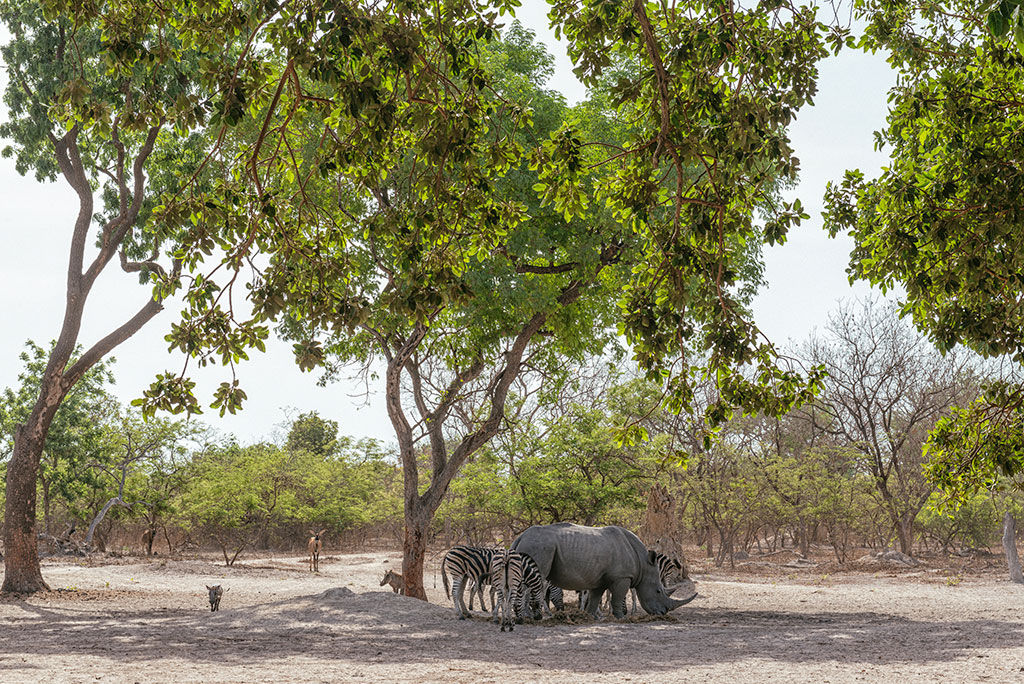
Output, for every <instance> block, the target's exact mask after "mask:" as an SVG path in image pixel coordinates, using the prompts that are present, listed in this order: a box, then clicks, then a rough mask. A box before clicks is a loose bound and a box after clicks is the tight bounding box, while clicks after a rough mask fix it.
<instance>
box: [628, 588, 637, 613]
mask: <svg viewBox="0 0 1024 684" xmlns="http://www.w3.org/2000/svg"><path fill="white" fill-rule="evenodd" d="M629 593H630V594H632V595H633V610H631V611H630V613H629V614H630V615H636V589H635V588H633V587H630V588H629Z"/></svg>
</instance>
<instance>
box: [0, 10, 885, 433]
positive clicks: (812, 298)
mask: <svg viewBox="0 0 1024 684" xmlns="http://www.w3.org/2000/svg"><path fill="white" fill-rule="evenodd" d="M523 5H524V7H523V8H522V9H521V10H520V11H519V18H520V20H521V21H522V22H523V23H524V24H525V25H526V26H527V27H529V28H531V29H532V30H534V31H535V32H536V33H537V36H538V39H539V40H540V41H542V42H544V43H545V44H546V45H547V46H548V49H549V50H550V51H551V52H552V53H553V54H554V55H555V58H556V73H555V76H554V78H553V80H552V82H551V84H550V85H551V86H552V87H554V88H557V89H558V90H560V91H562V92H563V93H564V94H565V95H566V97H567V98H568V99H569V101H570V102H575V101H578V100H580V99H582V97H583V96H584V91H583V88H582V87H581V86H580V84H579V83H578V82H577V81H576V79H575V78H574V76H573V74H572V64H571V62H570V61H569V59H568V57H567V56H566V54H565V51H564V49H562V48H561V47H560V46H559V45H558V43H557V42H556V41H555V39H554V35H553V34H552V33H551V31H550V30H549V29H548V27H547V18H546V11H547V3H546V2H541V1H540V0H525V1H524V3H523ZM6 40H7V35H6V32H5V31H3V29H0V41H4V42H6ZM6 79H7V75H6V73H5V72H4V73H0V87H6ZM893 82H894V77H893V75H892V73H891V71H890V70H889V68H888V66H887V65H886V64H885V62H884V60H883V59H882V57H881V56H880V55H864V54H861V53H859V52H854V51H851V50H847V51H844V52H843V53H842V54H841V55H840V56H839V57H835V58H830V59H828V60H825V61H824V62H823V63H822V65H821V78H820V80H819V93H818V95H817V97H816V98H815V106H814V107H811V108H807V109H805V110H804V111H802V112H801V113H800V114H799V116H798V118H797V120H796V122H795V123H794V124H793V126H792V127H791V129H790V136H791V138H792V141H793V145H794V148H795V150H796V152H797V156H798V157H799V158H800V161H801V164H800V166H801V180H800V184H799V185H798V187H796V188H795V189H794V190H793V191H792V192H791V193H789V194H790V195H791V196H792V197H799V198H800V199H801V201H802V202H803V204H804V206H805V207H806V209H807V211H808V213H810V214H811V219H810V221H807V222H805V223H804V224H803V225H802V226H800V227H799V228H797V229H796V230H794V231H792V232H791V233H790V236H789V240H788V241H787V243H786V244H785V245H783V246H781V247H775V248H769V249H767V251H766V253H765V260H766V276H767V279H768V287H767V288H765V289H764V290H763V291H762V292H761V293H760V294H759V295H758V297H757V300H756V302H755V315H756V318H757V321H758V324H759V326H760V327H761V329H762V330H763V331H764V332H765V333H767V334H768V335H769V337H770V338H771V339H772V340H773V341H775V342H776V343H778V344H780V345H784V344H785V343H786V342H787V340H794V341H798V340H802V339H804V338H805V337H807V335H808V334H809V333H810V332H811V331H812V330H813V329H814V328H816V327H817V328H820V327H822V326H823V325H824V323H825V321H826V319H827V316H828V314H829V313H830V312H832V311H834V310H835V308H836V306H837V302H838V301H839V300H841V299H852V298H855V297H862V296H864V295H865V294H866V293H867V292H868V289H867V288H866V287H865V286H863V285H857V286H856V287H854V288H851V287H850V285H849V283H848V281H847V277H846V273H845V269H846V264H847V261H848V254H849V251H850V247H851V242H850V241H849V240H848V239H845V238H841V239H836V240H831V239H829V238H828V235H827V234H826V233H825V231H824V230H823V229H822V222H821V216H820V211H821V198H822V195H823V193H824V190H825V184H826V182H828V181H829V180H838V179H840V178H841V177H842V174H843V172H844V171H845V170H846V169H850V168H860V169H861V170H863V171H864V172H865V173H866V174H867V175H869V176H873V175H875V174H876V173H877V170H878V168H879V167H880V166H881V165H882V164H884V163H885V160H884V158H883V157H882V155H880V154H878V153H876V152H874V150H873V148H872V132H873V131H875V130H879V129H880V128H881V127H882V125H883V124H884V120H885V113H886V96H887V92H888V89H889V88H890V87H891V86H892V84H893ZM2 119H6V109H5V108H3V106H2V105H0V120H2ZM3 144H6V143H2V142H0V146H2V145H3ZM0 207H2V212H0V226H2V229H0V293H2V297H0V388H3V387H10V386H14V385H15V384H16V383H17V376H18V373H19V372H20V371H21V369H22V364H21V362H20V361H19V359H18V354H19V352H20V351H21V349H22V348H23V345H24V343H25V341H26V340H29V339H31V340H34V341H36V342H37V343H39V344H43V345H45V344H47V343H48V342H49V341H50V340H52V339H53V338H55V337H56V335H57V333H58V332H59V329H60V323H61V319H62V317H63V312H64V306H63V304H64V280H65V273H66V265H67V248H68V242H69V240H70V228H71V226H72V224H73V222H74V218H75V215H76V211H77V207H78V203H77V201H76V198H75V196H74V193H73V192H72V191H71V190H70V188H69V187H68V186H67V185H66V184H65V183H63V182H57V183H53V184H39V183H37V182H36V181H35V180H34V179H33V178H23V177H21V176H19V175H18V174H17V173H16V172H15V170H14V161H13V160H12V159H0ZM107 271H108V272H107V273H105V274H104V275H103V276H102V277H101V278H100V280H99V281H98V283H97V285H96V287H95V289H94V291H93V293H92V294H91V296H90V298H89V304H88V306H87V309H86V313H85V322H84V325H83V328H82V335H81V340H82V343H83V345H85V346H88V345H90V344H91V343H92V342H93V341H95V340H96V339H98V338H99V337H101V336H102V335H104V334H106V333H107V332H109V331H110V330H111V329H112V328H114V327H116V326H117V325H119V324H120V323H122V322H123V321H124V320H126V319H127V318H129V317H130V316H131V314H132V313H134V311H135V310H137V309H138V307H139V306H141V305H142V303H143V301H144V299H145V297H146V295H147V291H148V290H147V289H146V288H142V287H140V286H139V285H138V282H137V280H136V279H135V278H134V277H133V276H131V275H128V274H125V273H123V272H121V271H120V269H118V268H116V264H115V265H113V266H112V267H111V268H108V269H107ZM169 308H170V307H169ZM173 320H174V316H173V313H172V312H171V311H170V310H168V311H165V312H164V313H162V314H161V315H160V316H158V317H157V318H156V319H155V320H153V321H151V322H150V323H149V324H148V325H147V326H146V327H145V328H143V330H142V331H140V332H139V333H138V334H137V335H135V337H133V338H132V339H130V340H128V341H127V342H125V343H124V344H122V345H121V346H120V347H118V349H117V350H116V351H115V352H114V356H115V357H116V358H117V359H118V361H117V363H116V364H115V366H114V371H115V373H116V375H117V378H118V380H117V385H116V387H115V388H114V391H115V393H116V394H117V395H118V396H119V397H120V398H121V400H122V401H124V402H128V401H130V400H131V399H132V398H135V397H138V396H140V395H141V393H142V390H143V389H144V388H145V387H146V386H148V384H149V383H150V382H151V381H152V380H153V378H154V376H155V375H156V374H157V373H160V372H164V371H168V370H169V371H173V372H178V371H180V370H181V367H182V364H183V358H182V357H181V356H180V355H175V356H172V355H169V354H168V353H167V343H166V342H165V341H164V339H163V337H164V335H166V334H167V331H168V329H169V327H170V325H171V323H172V322H173ZM240 377H241V382H242V386H243V388H244V389H245V391H246V393H247V394H248V396H249V400H248V401H247V402H246V404H245V408H244V410H243V411H242V412H241V413H239V414H238V415H237V416H227V417H225V418H224V419H220V418H218V417H217V415H216V412H215V411H214V410H213V409H207V410H206V414H205V415H204V419H205V420H206V421H207V422H208V423H210V424H212V425H214V426H216V427H217V428H218V429H220V430H222V431H224V432H231V433H234V434H235V435H237V436H238V438H239V439H240V440H241V441H243V442H251V441H258V440H260V439H263V438H266V437H270V436H271V435H272V433H273V432H274V430H275V428H277V427H278V426H280V425H281V424H282V423H283V422H284V421H285V420H286V419H287V417H288V415H295V414H296V413H298V412H305V411H310V410H316V411H319V412H320V414H321V415H322V416H323V417H325V418H329V419H332V420H337V421H338V423H339V425H340V431H341V432H342V433H343V434H348V435H353V436H356V437H376V438H379V439H383V440H385V441H388V442H390V441H393V432H392V430H391V425H390V423H389V421H388V419H387V414H386V412H385V409H384V402H383V398H382V396H381V395H380V394H376V395H371V396H370V397H369V402H367V401H366V396H365V387H363V386H361V385H358V384H357V383H338V384H334V385H330V386H328V387H326V388H321V387H317V386H316V377H317V376H316V375H310V374H309V373H300V372H299V370H298V367H297V366H295V364H294V361H293V358H292V355H291V351H290V346H289V345H287V344H285V343H281V342H277V341H276V340H273V339H272V340H271V341H270V343H269V344H268V353H267V354H258V353H257V354H255V355H254V356H253V358H252V360H251V361H250V362H248V363H246V364H244V365H243V366H242V367H241V376H240ZM193 379H195V380H196V381H197V389H198V391H199V392H200V400H201V401H202V402H203V403H204V405H208V404H209V402H210V401H211V400H212V399H211V397H212V390H213V388H214V387H216V385H217V384H219V383H220V382H222V381H225V380H230V373H229V372H228V371H227V369H223V368H215V369H210V368H207V369H205V370H204V371H203V372H201V373H199V372H195V373H194V374H193ZM378 386H379V385H378ZM371 389H375V388H374V387H371Z"/></svg>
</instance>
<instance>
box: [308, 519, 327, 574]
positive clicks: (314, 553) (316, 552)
mask: <svg viewBox="0 0 1024 684" xmlns="http://www.w3.org/2000/svg"><path fill="white" fill-rule="evenodd" d="M326 531H327V530H326V529H323V530H320V531H319V532H314V531H313V530H310V531H309V535H310V536H309V543H308V544H307V545H306V546H307V548H308V549H309V571H310V572H320V549H321V548H322V547H323V545H324V544H323V542H322V541H321V540H320V537H322V536H323V535H324V532H326Z"/></svg>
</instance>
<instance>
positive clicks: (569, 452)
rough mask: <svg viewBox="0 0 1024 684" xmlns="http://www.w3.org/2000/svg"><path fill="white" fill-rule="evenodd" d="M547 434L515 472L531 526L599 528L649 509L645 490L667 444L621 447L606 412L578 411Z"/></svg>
mask: <svg viewBox="0 0 1024 684" xmlns="http://www.w3.org/2000/svg"><path fill="white" fill-rule="evenodd" d="M545 432H546V434H545V436H544V438H543V439H542V440H541V441H540V442H539V444H538V449H537V451H536V452H535V453H531V454H526V455H524V456H522V457H521V458H520V459H519V460H518V462H517V463H516V467H515V474H514V478H513V480H514V487H515V491H516V494H517V498H518V499H519V500H518V502H517V504H518V506H519V507H521V508H522V509H523V510H524V511H526V512H527V514H528V519H529V520H531V521H532V522H535V523H537V524H547V523H552V522H558V521H564V520H569V521H574V522H578V523H580V524H583V525H594V524H597V523H599V522H602V521H608V520H610V519H613V518H614V513H616V512H618V511H620V510H622V509H633V510H642V509H643V508H644V506H645V505H646V503H647V501H646V497H645V494H644V490H645V489H646V487H645V486H644V485H645V483H649V482H650V481H651V477H652V475H653V474H654V473H655V472H656V470H657V467H658V464H659V462H660V456H661V453H660V450H659V442H661V441H662V440H657V441H655V442H645V443H642V444H638V445H633V446H625V445H620V444H618V443H617V441H616V439H615V431H614V426H613V424H611V423H610V421H609V416H608V415H607V413H606V411H604V410H602V409H599V408H589V409H588V408H586V407H583V406H578V405H576V406H572V407H570V408H569V410H568V411H567V412H566V413H565V415H563V416H559V417H558V418H557V419H555V420H554V421H552V424H551V425H550V426H549V427H548V428H547V430H546V431H545Z"/></svg>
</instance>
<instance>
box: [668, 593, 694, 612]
mask: <svg viewBox="0 0 1024 684" xmlns="http://www.w3.org/2000/svg"><path fill="white" fill-rule="evenodd" d="M695 598H697V592H693V595H692V596H690V598H684V599H682V600H678V599H671V598H670V599H669V600H668V609H669V610H670V611H671V610H675V609H676V608H678V607H680V606H685V605H686V604H687V603H689V602H690V601H692V600H693V599H695Z"/></svg>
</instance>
